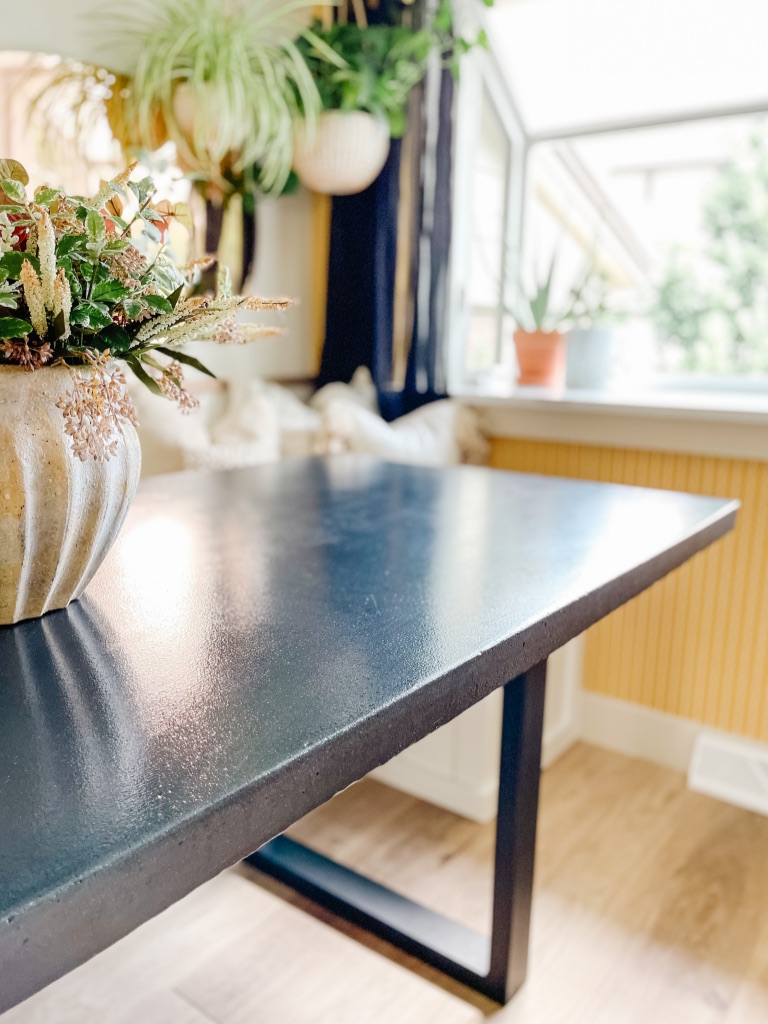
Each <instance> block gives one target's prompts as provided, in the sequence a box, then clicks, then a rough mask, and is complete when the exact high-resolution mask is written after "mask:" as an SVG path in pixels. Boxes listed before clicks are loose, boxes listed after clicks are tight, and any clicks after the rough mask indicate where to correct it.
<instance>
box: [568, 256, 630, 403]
mask: <svg viewBox="0 0 768 1024" xmlns="http://www.w3.org/2000/svg"><path fill="white" fill-rule="evenodd" d="M609 297H610V293H609V288H608V278H607V276H606V275H605V273H603V272H602V271H600V270H598V269H596V268H594V267H592V266H590V267H588V268H587V270H586V271H585V273H584V276H583V278H582V280H581V281H580V282H579V283H578V284H576V285H575V286H574V288H573V289H572V290H571V311H570V315H571V321H572V326H571V328H570V330H569V331H568V336H567V346H566V347H567V366H566V373H565V382H566V385H567V386H568V387H569V388H589V389H591V390H595V391H600V390H604V389H605V388H609V387H610V386H611V385H612V384H613V383H614V379H615V377H616V372H617V366H618V361H619V360H618V346H619V337H618V331H617V327H618V324H619V322H620V320H621V319H622V314H621V313H620V312H619V311H618V310H616V309H615V308H611V306H610V304H609Z"/></svg>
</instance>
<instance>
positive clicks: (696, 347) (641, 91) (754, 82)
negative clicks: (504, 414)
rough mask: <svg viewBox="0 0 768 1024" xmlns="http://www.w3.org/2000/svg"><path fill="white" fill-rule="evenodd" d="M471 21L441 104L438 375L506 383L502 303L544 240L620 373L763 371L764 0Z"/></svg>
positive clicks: (767, 131) (767, 318) (520, 2)
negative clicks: (449, 113) (457, 71)
mask: <svg viewBox="0 0 768 1024" xmlns="http://www.w3.org/2000/svg"><path fill="white" fill-rule="evenodd" d="M487 20H488V29H489V35H490V37H491V41H492V44H493V45H492V52H491V53H490V54H489V55H488V56H487V59H486V63H485V65H483V66H482V67H481V70H480V72H479V77H480V79H481V81H482V90H481V94H482V102H478V92H477V86H476V85H475V86H471V87H470V88H469V91H470V92H472V89H473V88H474V89H475V94H474V99H473V102H472V103H471V104H470V106H469V107H467V106H465V107H464V108H463V110H462V109H461V108H460V111H459V118H460V125H461V118H464V119H465V120H466V119H469V120H471V121H472V122H473V123H474V125H475V127H474V132H475V136H474V142H475V144H474V145H473V146H470V147H469V149H464V148H462V149H461V150H460V151H459V161H460V163H463V164H464V168H463V171H462V172H461V173H460V174H458V175H457V192H456V205H457V212H458V211H459V210H460V208H461V207H466V208H468V209H469V210H470V211H471V214H470V215H469V216H468V217H466V221H465V222H462V218H461V214H460V213H459V216H458V217H457V229H458V237H457V247H458V250H459V253H460V257H459V263H460V264H462V265H463V273H461V274H460V275H458V276H459V277H460V278H461V281H462V282H463V283H464V288H463V291H462V292H461V301H460V302H457V308H458V310H459V313H460V316H459V320H460V321H461V330H460V331H459V332H458V334H459V339H458V341H456V338H454V343H455V344H454V347H455V348H457V349H460V352H461V355H460V358H459V357H458V356H455V357H454V361H453V364H452V365H453V366H454V370H455V373H454V376H453V378H452V386H454V387H455V388H456V387H457V388H465V387H469V388H475V389H482V390H502V391H503V390H508V389H509V388H510V387H511V386H512V382H513V380H514V356H513V354H512V353H513V345H512V333H513V330H514V326H515V321H514V317H512V316H511V314H510V312H509V306H510V305H512V304H510V303H505V301H504V300H505V298H506V296H507V294H508V292H509V290H510V288H514V286H515V282H516V281H518V280H521V281H523V282H526V281H528V283H529V284H530V282H531V280H532V278H534V277H539V278H540V277H541V275H542V271H543V270H544V269H546V267H547V266H548V263H549V260H550V259H551V256H552V253H553V252H555V251H556V252H557V263H556V274H555V284H554V290H555V293H556V300H555V301H556V304H561V305H563V306H565V305H566V304H567V302H566V300H567V298H568V293H569V291H570V287H571V285H572V284H574V283H575V282H576V281H577V280H578V279H579V277H580V276H582V275H583V273H584V271H585V269H586V268H587V267H588V266H591V267H592V268H593V269H594V270H596V271H597V272H598V274H599V276H600V279H601V281H602V282H604V287H605V289H606V290H607V296H608V302H607V306H608V309H607V312H606V310H605V309H603V310H602V311H601V314H600V315H601V316H603V317H605V318H606V320H607V321H610V323H611V325H612V329H614V330H615V332H616V333H617V335H620V336H621V338H622V342H621V344H620V345H619V346H618V347H617V351H619V350H623V352H624V355H623V356H622V357H621V358H622V359H623V362H624V365H623V382H624V383H625V384H626V385H627V386H635V387H636V386H637V385H638V383H639V382H640V381H641V380H642V379H643V378H645V379H647V380H648V381H650V380H651V379H653V380H654V382H655V383H656V384H657V385H659V386H667V387H669V386H675V387H679V386H706V387H712V386H713V385H714V386H717V387H724V386H736V387H742V388H744V387H746V388H749V387H750V386H751V387H760V388H764V387H765V386H766V385H768V64H766V62H765V61H764V60H763V58H762V56H761V55H760V54H759V43H758V41H757V40H758V39H759V38H760V37H761V33H763V32H764V31H766V32H768V9H766V10H764V9H762V5H757V6H756V5H754V4H752V3H751V2H750V0H728V2H726V0H677V2H676V4H675V7H674V10H671V9H670V7H669V4H668V3H666V2H662V0H646V2H644V3H643V4H640V3H638V2H636V0H613V2H611V3H608V2H606V0H578V2H576V3H573V2H569V0H546V2H545V0H517V2H516V3H514V4H503V3H502V4H497V5H496V7H495V8H494V9H493V10H491V11H490V12H488V15H487ZM762 37H763V38H764V36H762ZM718 68H719V69H720V71H718V70H717V69H718ZM726 68H727V69H728V70H727V73H725V71H726ZM464 88H465V85H464V81H462V91H463V90H464ZM478 110H480V111H481V113H480V116H478ZM461 131H462V129H461V126H460V128H459V138H460V139H461V138H462V135H461ZM463 137H464V138H466V137H467V136H466V135H465V136H463ZM462 187H463V191H460V189H462ZM505 188H506V190H505ZM504 281H506V282H507V284H506V289H505V287H503V285H502V282H504ZM457 287H458V285H457ZM505 307H506V308H505ZM625 341H626V344H625ZM620 377H621V375H620Z"/></svg>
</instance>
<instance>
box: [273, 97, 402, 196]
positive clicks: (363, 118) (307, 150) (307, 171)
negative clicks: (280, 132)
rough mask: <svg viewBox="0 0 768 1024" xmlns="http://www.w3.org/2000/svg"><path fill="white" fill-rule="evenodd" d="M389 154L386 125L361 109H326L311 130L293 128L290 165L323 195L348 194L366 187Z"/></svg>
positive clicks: (309, 185)
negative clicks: (294, 132)
mask: <svg viewBox="0 0 768 1024" xmlns="http://www.w3.org/2000/svg"><path fill="white" fill-rule="evenodd" d="M388 154H389V125H388V123H387V122H386V121H385V120H384V119H383V118H379V117H375V116H374V115H373V114H368V113H366V112H365V111H362V110H350V111H345V110H344V111H343V110H326V111H325V112H324V113H323V114H321V115H320V117H319V118H318V119H317V123H316V125H315V127H314V131H312V130H311V129H310V128H307V127H305V126H304V125H302V126H301V127H300V128H299V129H297V131H296V135H295V139H294V150H293V169H294V170H295V171H296V173H297V175H298V176H299V178H300V180H301V182H302V184H304V185H306V187H307V188H309V189H311V190H312V191H313V192H320V193H322V194H323V195H331V196H348V195H353V194H354V193H356V192H362V191H363V190H364V189H366V188H368V186H369V185H370V184H372V183H373V182H374V181H375V180H376V178H377V177H378V176H379V174H380V173H381V169H382V168H383V166H384V164H385V163H386V160H387V156H388Z"/></svg>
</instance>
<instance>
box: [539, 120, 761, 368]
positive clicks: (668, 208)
mask: <svg viewBox="0 0 768 1024" xmlns="http://www.w3.org/2000/svg"><path fill="white" fill-rule="evenodd" d="M531 168H532V172H531V194H530V199H529V207H528V213H529V221H528V231H527V243H526V244H527V248H526V260H527V262H528V263H529V264H530V262H531V261H533V260H534V259H535V257H534V250H535V249H536V248H537V247H538V248H540V249H542V248H543V249H544V250H545V251H551V247H552V246H559V247H560V248H561V249H562V250H563V260H562V262H563V264H564V277H566V278H567V276H568V274H573V273H574V272H575V267H576V264H577V262H578V259H579V258H581V259H582V260H583V259H584V258H585V257H587V256H588V254H589V253H590V252H592V251H595V253H596V258H597V261H598V262H599V264H600V268H601V270H602V271H603V272H605V274H606V275H607V278H608V280H609V283H610V287H611V292H612V297H613V303H614V306H615V307H616V311H619V312H621V313H622V314H623V316H622V317H621V318H620V319H621V322H622V324H623V326H624V328H627V327H628V326H631V327H633V328H634V329H635V330H637V328H638V327H639V326H642V327H643V328H644V330H645V333H646V335H647V336H648V337H649V338H651V339H652V341H653V364H654V368H655V369H656V370H658V371H660V372H661V373H663V374H668V375H669V374H672V375H698V376H706V375H715V376H741V377H750V376H762V375H764V374H766V373H768V123H767V122H766V120H765V119H764V118H762V117H742V118H722V119H713V120H709V121H698V122H688V123H683V124H678V125H674V126H668V127H663V128H655V129H643V130H634V131H624V132H612V133H610V134H605V135H596V136H593V137H587V138H582V139H573V140H570V141H568V142H562V143H549V144H545V143H542V144H541V145H540V146H537V147H536V149H535V156H534V158H533V160H532V164H531ZM548 247H549V250H548Z"/></svg>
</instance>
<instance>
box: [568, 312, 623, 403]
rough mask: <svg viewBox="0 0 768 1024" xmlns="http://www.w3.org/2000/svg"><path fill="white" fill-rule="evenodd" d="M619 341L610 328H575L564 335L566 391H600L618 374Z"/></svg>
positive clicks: (609, 385)
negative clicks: (565, 344) (566, 339)
mask: <svg viewBox="0 0 768 1024" xmlns="http://www.w3.org/2000/svg"><path fill="white" fill-rule="evenodd" d="M618 356H619V339H618V336H617V332H616V330H615V328H613V327H587V328H576V329H575V330H572V331H569V333H568V356H567V364H566V373H565V383H566V387H569V388H589V389H591V390H593V391H602V390H605V389H606V388H609V387H611V386H612V385H613V384H614V383H615V380H616V374H617V370H618V362H619V360H618Z"/></svg>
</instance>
